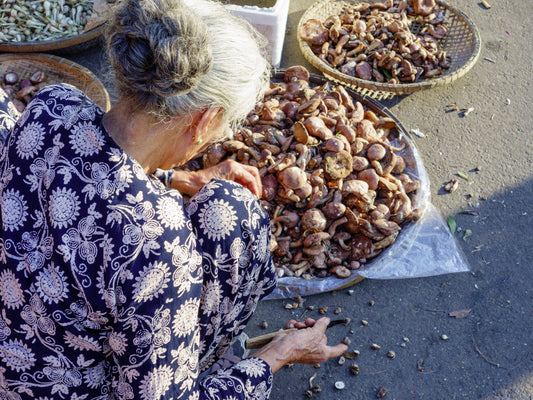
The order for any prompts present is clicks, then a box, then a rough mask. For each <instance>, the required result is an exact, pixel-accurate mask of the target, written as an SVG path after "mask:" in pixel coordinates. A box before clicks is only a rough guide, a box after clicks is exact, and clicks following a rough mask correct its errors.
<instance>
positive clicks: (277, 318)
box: [67, 0, 533, 400]
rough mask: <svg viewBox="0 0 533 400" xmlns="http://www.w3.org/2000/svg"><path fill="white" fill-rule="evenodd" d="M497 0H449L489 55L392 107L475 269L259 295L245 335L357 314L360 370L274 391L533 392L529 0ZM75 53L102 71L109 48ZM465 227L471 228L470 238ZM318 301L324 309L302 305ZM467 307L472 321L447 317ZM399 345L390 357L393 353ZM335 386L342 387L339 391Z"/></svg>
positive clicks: (286, 377)
mask: <svg viewBox="0 0 533 400" xmlns="http://www.w3.org/2000/svg"><path fill="white" fill-rule="evenodd" d="M488 1H489V2H490V3H491V6H492V7H491V8H490V9H486V8H485V7H484V6H483V5H482V4H481V3H479V2H478V1H477V0H475V1H472V0H454V1H453V2H451V3H453V5H454V6H455V7H456V8H458V9H460V10H462V11H463V12H464V13H465V14H466V15H467V16H469V18H470V19H471V20H472V21H473V22H474V23H475V25H476V26H477V27H478V29H479V31H480V35H481V38H482V52H481V56H480V58H479V61H478V62H477V64H476V65H475V66H474V67H473V68H472V70H470V71H469V72H468V73H467V75H466V76H464V77H462V78H460V79H458V80H456V81H455V82H452V83H450V84H448V85H446V86H443V87H439V88H433V89H431V90H427V91H421V92H417V93H414V94H411V95H408V96H402V97H396V98H394V99H393V100H388V101H385V102H384V104H385V105H386V106H387V107H389V109H390V111H391V112H392V113H393V114H394V115H395V116H396V117H397V118H398V119H399V120H400V121H401V122H402V123H403V125H404V126H405V127H406V128H407V130H408V131H410V130H411V129H415V128H416V129H419V130H420V131H422V132H423V133H425V137H423V138H418V137H414V141H415V144H416V146H417V148H418V151H419V152H420V154H421V156H422V160H423V164H424V166H425V168H426V170H427V172H428V174H429V177H430V181H431V196H432V203H433V204H434V205H435V206H436V207H437V209H438V210H439V211H440V213H441V214H442V215H443V217H444V218H447V217H448V216H453V217H454V219H455V220H456V221H457V226H458V227H459V228H460V229H461V232H459V233H458V234H457V239H458V244H459V246H460V248H461V249H462V251H464V253H465V256H466V259H467V261H468V263H469V265H470V267H471V272H467V273H460V274H451V275H443V276H437V277H430V278H421V279H407V280H387V281H383V280H363V281H362V282H360V283H358V284H356V285H354V286H352V287H350V288H347V289H343V290H339V291H336V292H331V293H323V294H320V295H314V296H308V297H306V298H304V304H303V307H302V308H299V309H297V310H286V309H285V308H284V304H285V303H287V301H286V300H274V301H265V302H263V303H261V304H260V306H259V308H258V310H257V313H256V315H255V317H254V319H253V321H252V322H251V323H250V325H249V328H248V329H247V333H248V334H249V335H250V336H253V335H258V334H263V333H265V330H262V329H261V328H260V327H259V325H260V323H261V322H262V321H267V322H268V325H269V328H268V330H271V329H272V330H276V329H278V328H281V327H282V326H283V325H284V323H285V322H286V321H287V320H288V319H289V318H294V317H301V318H305V317H307V316H311V317H318V316H320V315H319V314H318V313H317V311H316V309H318V307H320V306H327V307H328V312H327V314H326V315H328V316H329V317H331V318H337V317H350V318H351V320H352V322H351V323H350V325H349V326H346V327H344V326H342V325H341V326H339V327H335V328H332V329H331V330H330V331H329V337H330V341H331V342H332V343H335V342H338V341H340V340H341V339H342V338H343V337H345V336H348V337H349V338H350V339H351V345H350V348H351V349H352V350H359V351H360V355H359V357H358V358H357V359H356V360H355V362H356V363H357V364H358V366H359V371H360V372H359V374H358V375H356V376H355V375H352V374H351V373H350V369H349V365H350V364H352V363H353V361H350V360H348V361H347V362H346V363H345V364H344V365H342V366H341V365H339V364H338V363H337V360H330V361H328V362H326V363H323V364H322V365H321V366H320V368H314V367H313V366H301V365H294V366H293V367H287V368H284V369H282V370H281V371H279V372H278V373H277V374H276V376H275V378H274V389H273V393H272V396H271V398H272V399H293V398H295V399H299V398H305V394H304V392H305V391H306V390H307V389H308V387H309V379H310V378H311V377H313V376H315V374H316V377H315V378H314V380H313V383H314V384H319V385H320V387H321V389H322V391H321V392H320V393H316V394H314V395H313V397H314V398H319V399H324V400H326V399H327V400H332V399H375V398H376V396H377V393H378V390H379V388H380V387H383V388H384V389H385V390H386V391H387V394H386V395H385V397H384V398H385V399H397V400H408V399H432V400H449V399H471V400H474V399H483V400H504V399H505V400H511V399H512V400H531V399H533V332H532V331H533V284H532V282H533V256H532V254H533V250H532V249H533V245H532V243H531V240H532V239H531V238H532V236H533V228H532V226H533V206H532V202H533V200H532V199H533V117H532V115H531V100H533V97H532V93H533V79H532V77H531V60H532V58H531V55H532V54H533V40H532V39H533V36H532V35H531V29H532V28H533V25H532V23H531V15H533V2H531V0H513V1H510V0H488ZM313 3H314V2H313V0H292V1H291V3H290V10H289V18H288V23H287V31H286V38H285V45H284V49H283V58H282V63H281V66H282V67H289V66H291V65H296V64H302V65H305V66H307V67H309V68H310V70H312V71H314V72H317V71H316V70H314V69H313V68H312V67H311V66H310V65H309V64H308V63H307V62H306V61H305V59H304V58H303V56H302V55H301V53H300V50H299V48H298V45H297V42H296V27H297V24H298V21H299V19H300V17H301V16H302V14H303V12H304V11H305V9H306V8H307V7H309V6H310V5H311V4H313ZM253 4H258V5H261V4H264V3H262V2H261V1H259V2H254V3H253ZM67 58H70V59H72V60H74V61H77V62H79V63H80V64H82V65H84V66H86V67H88V68H90V69H91V70H93V72H95V73H96V74H97V75H98V76H100V77H101V78H102V79H104V80H105V79H106V76H105V75H106V74H105V68H103V67H105V65H106V63H105V58H104V57H103V55H102V53H101V50H100V49H98V48H97V49H92V50H89V51H87V52H85V53H83V54H79V55H73V56H67ZM110 91H112V88H111V87H110ZM450 103H456V104H457V106H458V107H460V108H469V107H473V108H474V111H473V112H471V113H470V114H469V115H468V117H464V118H461V116H460V115H459V114H458V113H457V112H448V111H449V110H448V108H447V107H446V106H447V105H448V104H450ZM476 168H477V169H478V170H477V171H476ZM458 171H462V172H464V173H467V174H468V176H469V180H468V181H465V180H462V179H459V181H460V182H459V188H458V189H457V191H456V192H454V193H452V194H449V193H446V192H444V191H443V189H442V188H443V185H444V184H445V183H446V182H447V181H449V180H450V179H451V178H453V177H456V174H457V172H458ZM466 229H470V230H471V232H472V235H471V236H470V237H468V238H466V239H465V240H463V239H462V235H463V233H464V232H465V231H466ZM350 291H353V293H352V294H351V295H350V294H349V293H351V292H350ZM370 302H373V305H370ZM309 305H315V306H316V309H315V311H312V312H311V311H306V307H307V306H309ZM337 307H340V308H341V312H340V314H339V315H338V316H337V315H335V314H334V313H333V311H334V310H335V309H336V308H337ZM457 310H470V312H469V313H468V315H466V316H465V315H462V316H463V317H464V318H455V317H452V316H450V315H449V313H450V312H452V311H457ZM460 316H461V315H460ZM361 320H366V321H368V325H366V326H365V325H363V324H362V323H361ZM443 335H445V336H443ZM443 337H444V338H447V339H446V340H444V339H443ZM372 344H378V345H379V346H380V348H379V349H372V348H371V345H372ZM390 350H392V351H394V352H395V353H396V357H395V358H394V359H391V358H389V357H387V353H388V352H389V351H390ZM337 381H343V382H344V383H345V389H343V390H338V389H335V387H334V383H335V382H337ZM382 393H383V392H382Z"/></svg>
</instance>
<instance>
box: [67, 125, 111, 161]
mask: <svg viewBox="0 0 533 400" xmlns="http://www.w3.org/2000/svg"><path fill="white" fill-rule="evenodd" d="M70 132H71V134H70V145H71V146H72V149H73V150H74V152H75V153H76V154H78V155H80V156H82V157H84V156H91V155H93V154H96V153H98V151H100V150H101V149H102V145H103V144H104V135H103V134H102V131H101V129H100V128H99V127H97V126H95V125H94V124H93V123H92V122H80V123H79V124H77V125H75V126H74V127H73V128H72V129H71V131H70Z"/></svg>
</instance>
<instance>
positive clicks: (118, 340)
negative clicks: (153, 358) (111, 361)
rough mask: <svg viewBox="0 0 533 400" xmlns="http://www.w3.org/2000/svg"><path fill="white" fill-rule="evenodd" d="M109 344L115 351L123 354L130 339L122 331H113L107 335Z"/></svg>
mask: <svg viewBox="0 0 533 400" xmlns="http://www.w3.org/2000/svg"><path fill="white" fill-rule="evenodd" d="M107 344H108V345H109V348H110V349H111V351H112V352H113V353H115V354H118V355H119V356H121V355H123V354H124V353H125V352H126V348H127V347H128V339H127V338H126V335H125V334H123V333H122V332H111V333H110V334H109V335H108V336H107Z"/></svg>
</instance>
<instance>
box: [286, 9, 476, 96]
mask: <svg viewBox="0 0 533 400" xmlns="http://www.w3.org/2000/svg"><path fill="white" fill-rule="evenodd" d="M361 1H363V0H319V1H317V2H316V3H314V4H313V5H312V6H311V7H309V8H308V9H307V11H306V12H305V13H304V14H303V15H302V17H301V18H300V21H299V23H298V28H297V33H296V36H297V39H298V44H299V46H300V50H301V51H302V54H303V56H304V57H305V59H306V60H307V61H308V62H309V63H310V64H311V65H312V66H313V67H315V68H317V69H319V70H320V71H321V72H322V73H323V74H324V75H326V76H328V77H329V78H331V79H334V80H336V81H338V82H341V83H344V84H345V85H349V86H352V87H355V88H357V89H367V90H370V91H374V92H383V93H388V94H399V95H401V94H410V93H413V92H416V91H419V90H422V89H430V88H432V87H435V86H440V85H444V84H446V83H450V82H453V81H455V80H456V79H458V78H460V77H462V76H463V75H465V74H466V73H467V72H468V71H469V70H470V69H471V68H472V67H473V66H474V64H475V63H476V62H477V60H478V58H479V56H480V54H481V36H480V34H479V30H478V29H477V27H476V25H475V24H474V23H473V22H472V21H471V20H470V19H469V18H468V17H467V16H466V15H465V14H464V13H463V12H462V11H460V10H458V9H457V8H455V7H453V6H451V5H449V4H447V3H445V2H444V1H442V0H436V2H437V4H438V5H440V6H442V7H444V8H446V9H447V10H448V11H451V12H452V13H454V14H456V15H458V16H459V17H461V18H462V19H463V20H464V22H465V23H466V24H467V25H468V26H469V27H470V29H471V31H472V34H473V37H474V49H473V51H472V54H471V55H470V57H469V59H468V60H467V61H466V62H465V63H464V64H463V65H462V66H461V67H460V68H458V69H457V70H455V71H454V72H452V73H450V74H447V75H440V76H437V77H434V78H430V79H425V80H423V81H420V82H415V83H402V84H393V83H385V82H383V83H381V82H375V81H368V80H364V79H361V78H358V77H352V76H349V75H346V74H343V73H341V72H339V71H337V70H336V69H334V68H331V67H330V66H329V65H327V64H326V63H324V62H323V61H322V60H320V59H319V58H318V57H317V56H316V55H315V54H314V53H313V51H312V50H311V46H310V45H309V44H308V43H307V42H306V41H304V40H303V39H302V38H301V37H300V34H299V32H300V29H301V26H302V24H303V23H304V22H305V21H307V20H308V19H309V18H310V17H309V13H310V12H311V11H314V10H315V9H317V8H319V7H321V6H322V5H323V4H327V3H337V2H343V3H352V4H357V3H360V2H361ZM370 1H371V2H375V1H377V0H370Z"/></svg>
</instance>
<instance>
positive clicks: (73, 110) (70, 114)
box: [59, 105, 79, 129]
mask: <svg viewBox="0 0 533 400" xmlns="http://www.w3.org/2000/svg"><path fill="white" fill-rule="evenodd" d="M59 119H60V120H61V122H62V123H63V125H64V126H65V128H66V129H70V128H72V126H73V125H74V124H75V123H76V122H77V121H78V119H79V117H78V107H74V106H70V105H67V106H65V107H63V109H62V110H61V116H60V118H59Z"/></svg>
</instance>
